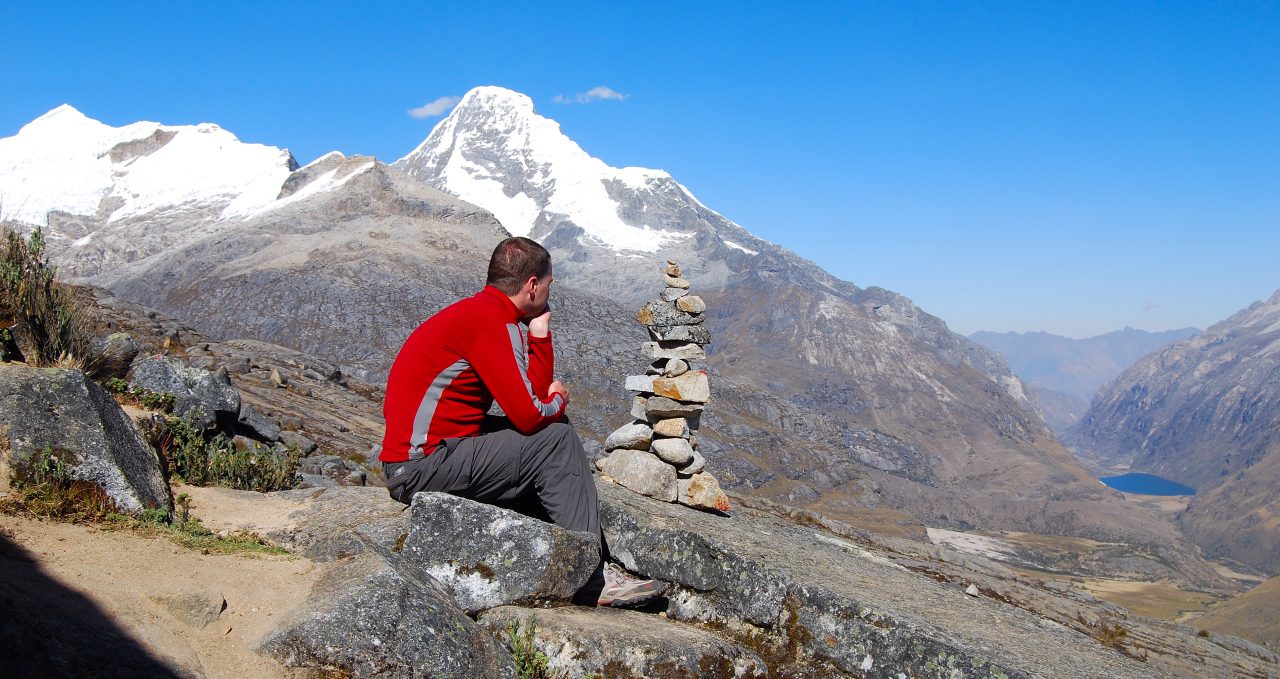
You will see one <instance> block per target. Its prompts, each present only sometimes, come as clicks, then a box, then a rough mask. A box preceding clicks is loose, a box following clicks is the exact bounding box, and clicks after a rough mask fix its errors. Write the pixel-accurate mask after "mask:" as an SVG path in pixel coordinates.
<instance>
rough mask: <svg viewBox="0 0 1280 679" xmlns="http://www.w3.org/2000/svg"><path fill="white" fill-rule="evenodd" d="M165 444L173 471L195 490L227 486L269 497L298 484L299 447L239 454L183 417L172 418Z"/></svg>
mask: <svg viewBox="0 0 1280 679" xmlns="http://www.w3.org/2000/svg"><path fill="white" fill-rule="evenodd" d="M167 439H168V440H167V443H164V444H162V448H163V449H164V452H165V458H166V459H167V460H168V462H169V465H170V471H171V472H172V473H173V474H176V475H177V476H180V477H181V478H182V480H183V481H185V482H186V483H189V484H191V485H193V486H226V487H228V488H237V489H239V490H256V491H258V492H261V493H268V492H271V491H273V490H287V489H289V488H292V487H293V486H294V485H295V484H296V483H297V481H298V473H297V472H298V460H299V459H300V458H301V457H302V455H301V452H300V451H299V450H298V449H297V447H290V448H289V449H287V450H286V451H284V452H281V453H277V452H275V451H273V450H270V449H268V448H266V447H265V446H262V445H260V444H258V443H254V444H253V445H252V446H250V447H248V448H245V449H244V450H239V449H237V448H236V446H235V444H233V443H232V442H231V441H229V440H228V439H227V437H226V436H224V435H222V434H220V433H219V434H215V435H214V436H213V437H212V438H206V436H205V431H204V430H203V429H200V428H199V427H196V426H195V425H193V424H191V422H190V421H189V420H186V419H184V418H180V417H171V418H169V434H168V437H167Z"/></svg>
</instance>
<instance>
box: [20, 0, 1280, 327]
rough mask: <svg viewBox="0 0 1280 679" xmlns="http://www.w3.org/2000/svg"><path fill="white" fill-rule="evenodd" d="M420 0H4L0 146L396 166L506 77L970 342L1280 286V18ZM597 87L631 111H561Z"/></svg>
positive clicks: (579, 126)
mask: <svg viewBox="0 0 1280 679" xmlns="http://www.w3.org/2000/svg"><path fill="white" fill-rule="evenodd" d="M409 4H410V3H354V2H352V3H325V2H309V3H237V2H225V3H217V4H209V5H198V4H196V3H176V2H154V3H143V2H121V3H89V2H85V3H57V2H47V3H28V6H15V5H18V3H7V4H6V5H5V6H4V7H3V8H0V21H2V22H3V25H4V26H5V28H6V30H5V34H6V40H5V41H4V43H3V44H0V75H2V76H3V80H2V82H3V88H4V92H3V96H2V97H0V136H8V135H11V134H13V133H15V132H16V131H17V130H18V129H19V128H20V127H21V126H22V125H23V124H25V123H26V122H28V121H30V120H31V119H33V118H35V117H36V116H38V115H40V114H41V113H44V112H45V111H47V110H49V109H51V108H53V107H54V106H57V105H58V104H61V103H63V102H66V103H70V104H72V105H73V106H75V107H77V108H79V109H80V110H81V111H83V112H84V113H85V114H86V115H89V116H90V117H93V118H97V119H99V120H102V121H104V122H106V123H109V124H113V125H121V124H126V123H129V122H133V121H136V120H155V121H158V122H163V123H167V124H190V123H197V122H206V121H207V122H216V123H218V124H219V125H221V126H223V127H225V128H227V129H229V130H231V131H233V132H235V133H236V134H237V135H238V136H239V137H240V138H241V139H242V140H245V141H252V142H260V143H266V144H271V145H275V146H283V147H287V148H289V149H291V150H292V151H293V152H294V154H295V155H296V156H297V157H298V159H299V160H300V161H302V162H304V163H305V162H307V161H308V160H311V159H313V158H315V157H317V156H319V155H322V154H323V153H326V152H328V151H330V150H334V149H337V150H340V151H343V152H344V153H361V154H371V155H375V156H378V157H379V158H382V159H384V160H388V161H390V160H394V159H396V158H398V157H400V156H401V155H404V154H405V153H407V152H408V151H410V150H412V149H413V147H414V146H416V145H417V144H418V143H419V142H420V141H421V140H422V139H423V138H424V137H425V136H426V135H427V133H428V132H429V131H430V129H431V127H432V125H433V124H434V123H435V122H436V121H438V120H439V118H415V117H412V116H410V115H408V111H409V110H410V109H413V108H417V107H421V106H423V105H425V104H427V103H429V102H432V101H435V100H437V99H439V98H441V97H449V96H459V95H461V94H463V93H464V92H466V91H467V90H468V89H470V88H471V87H473V86H476V85H486V84H492V85H502V86H505V87H510V88H512V89H515V90H519V91H521V92H524V93H526V94H528V95H530V96H531V97H533V99H534V101H535V104H536V106H537V107H538V110H539V112H541V113H542V114H543V115H547V116H549V117H552V118H554V119H556V120H558V121H559V122H560V123H561V126H562V128H563V130H564V131H565V132H566V133H567V134H568V135H569V136H571V137H573V138H574V139H575V140H577V141H578V142H579V143H580V144H581V145H582V146H583V148H585V149H586V150H587V151H588V152H589V153H591V154H592V155H595V156H597V157H599V158H602V159H603V160H605V161H606V162H608V163H609V164H611V165H615V166H623V165H640V166H645V167H658V168H662V169H665V170H667V171H669V172H671V173H672V174H673V175H674V176H675V177H676V179H678V180H679V181H680V182H681V183H683V184H684V185H686V186H687V187H689V188H690V189H691V190H692V191H693V192H694V193H695V194H696V195H697V196H698V197H699V199H701V200H702V201H703V202H704V203H706V204H707V205H709V206H710V207H712V208H713V209H715V210H717V211H719V212H721V213H723V214H724V215H726V216H727V217H729V218H731V219H733V220H735V221H737V222H738V223H740V224H742V225H743V226H744V227H746V228H747V229H748V230H750V231H752V232H753V233H755V234H757V235H759V236H760V237H762V238H766V239H769V240H772V241H774V242H776V243H779V244H782V245H784V246H786V247H789V248H791V249H792V250H794V251H796V252H798V253H799V254H801V255H803V256H805V257H808V258H810V259H813V260H814V261H816V262H818V263H819V264H820V265H822V266H823V267H825V268H827V269H828V270H830V271H831V272H832V273H834V274H836V275H838V276H840V277H841V278H845V279H847V280H850V281H852V282H854V283H856V284H858V285H861V286H873V285H874V286H880V287H885V288H889V289H891V290H894V291H897V292H900V293H902V294H905V295H907V296H908V297H910V298H912V299H913V300H915V301H916V303H917V304H919V305H920V306H921V307H923V308H924V309H925V310H926V311H928V312H930V313H933V314H935V315H938V316H940V317H941V318H943V319H944V320H946V321H947V322H948V324H949V325H950V326H951V327H952V328H953V329H955V330H957V331H960V332H964V333H970V332H973V331H975V330H979V329H985V330H996V331H1005V330H1019V331H1027V330H1046V331H1049V332H1054V333H1058V334H1064V335H1068V336H1073V337H1085V336H1090V335H1094V334H1098V333H1102V332H1107V331H1110V330H1115V329H1119V328H1121V327H1124V326H1133V327H1138V328H1143V329H1148V330H1163V329H1167V328H1173V327H1183V326H1189V325H1194V326H1198V327H1205V326H1207V325H1209V324H1212V323H1214V322H1216V321H1218V320H1221V319H1223V318H1225V317H1226V316H1228V315H1229V314H1231V313H1233V312H1234V311H1236V310H1238V309H1240V308H1243V307H1244V306H1247V305H1248V304H1249V303H1251V302H1252V301H1254V300H1257V299H1265V298H1266V297H1269V296H1270V295H1271V293H1272V292H1273V291H1275V290H1276V289H1277V288H1280V273H1277V272H1278V271H1280V266H1277V264H1276V262H1277V259H1278V258H1280V3H1276V2H1265V3H1262V2H1259V3H1249V2H1233V3H1207V2H1206V3H1181V2H1120V3H1117V2H1103V3H1086V2H1070V3H1068V2H1062V3H1048V2H1044V3H1041V2H1034V3H1028V2H1010V3H953V2H946V3H908V2H892V3H890V2H881V3H823V4H813V5H806V4H802V3H801V4H786V3H748V2H738V3H697V4H695V3H670V4H663V3H656V4H655V3H646V4H634V5H624V4H621V3H608V4H606V3H599V4H589V3H562V4H558V5H556V6H555V7H543V6H538V5H537V4H534V3H526V5H527V6H526V7H525V8H524V9H517V10H513V9H511V8H510V7H509V6H508V5H510V4H514V3H482V2H459V3H414V4H415V5H420V6H415V7H408V6H407V5H409ZM401 5H406V6H401ZM595 87H608V88H611V89H612V90H613V91H616V92H618V93H621V94H623V95H625V99H623V100H621V101H619V100H613V99H604V100H598V101H594V102H592V103H588V104H577V103H563V104H562V103H556V98H557V97H563V98H566V99H573V98H574V97H575V96H576V95H578V94H581V93H584V92H587V91H589V90H591V89H592V88H595Z"/></svg>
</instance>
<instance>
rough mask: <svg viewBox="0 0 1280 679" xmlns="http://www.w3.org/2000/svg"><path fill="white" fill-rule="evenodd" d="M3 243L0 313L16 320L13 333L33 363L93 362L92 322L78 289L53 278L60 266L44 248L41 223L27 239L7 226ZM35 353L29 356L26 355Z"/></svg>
mask: <svg viewBox="0 0 1280 679" xmlns="http://www.w3.org/2000/svg"><path fill="white" fill-rule="evenodd" d="M3 241H4V242H3V243H2V244H0V318H3V317H6V316H7V317H10V318H11V319H12V321H13V326H12V332H11V337H13V338H14V339H20V338H19V335H21V339H23V341H21V342H19V345H20V346H18V350H19V351H21V352H23V354H24V355H23V359H24V360H26V361H27V362H28V363H31V364H33V365H42V366H48V365H59V364H61V365H75V364H79V365H87V364H89V363H92V357H91V355H90V348H91V346H92V345H91V340H90V336H89V331H88V322H87V320H86V318H85V314H84V311H83V309H82V307H81V305H80V303H79V301H78V300H77V299H76V297H75V294H74V293H73V292H72V291H71V290H70V288H67V287H66V286H64V285H62V284H61V283H58V282H56V281H54V276H55V274H56V273H57V267H55V266H53V265H52V264H50V263H49V259H48V257H46V256H45V251H44V245H45V244H44V235H43V234H42V233H41V231H40V229H39V228H38V227H37V228H36V229H35V230H33V231H32V232H31V236H30V237H29V238H28V239H26V240H23V238H22V236H21V235H19V234H18V233H17V232H16V231H12V230H9V229H5V231H4V234H3ZM28 353H30V354H33V355H30V356H28V355H26V354H28Z"/></svg>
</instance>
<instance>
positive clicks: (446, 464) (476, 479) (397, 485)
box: [382, 422, 600, 535]
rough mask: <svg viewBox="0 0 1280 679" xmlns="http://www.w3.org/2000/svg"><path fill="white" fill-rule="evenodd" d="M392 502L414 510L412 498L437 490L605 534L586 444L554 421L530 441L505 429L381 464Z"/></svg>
mask: <svg viewBox="0 0 1280 679" xmlns="http://www.w3.org/2000/svg"><path fill="white" fill-rule="evenodd" d="M382 469H383V472H384V473H385V474H386V478H387V491H388V492H390V493H391V497H393V498H395V499H396V500H399V501H400V502H403V503H405V504H409V503H410V502H412V501H413V495H414V493H418V492H421V491H435V492H441V493H449V494H450V495H457V496H458V497H465V498H467V499H469V500H475V501H477V502H484V503H487V504H492V505H498V506H500V507H507V508H511V509H517V510H521V511H523V510H524V509H525V508H527V505H525V504H524V503H527V501H528V500H530V499H536V505H537V506H535V507H532V509H534V510H535V512H528V511H526V512H525V513H536V510H541V511H542V512H545V517H546V518H549V519H550V520H551V522H552V523H554V524H556V525H557V526H560V527H561V528H565V529H568V530H576V531H584V532H587V533H591V534H592V535H600V501H599V499H598V498H597V497H596V484H595V480H593V479H592V478H591V467H590V462H589V461H588V460H587V453H586V451H585V450H583V448H582V441H581V440H580V439H578V434H577V432H575V431H574V430H573V427H572V426H570V425H569V424H567V423H563V422H557V423H555V424H552V425H550V426H549V427H547V428H546V429H543V430H542V431H540V432H538V433H536V434H532V435H529V436H526V435H524V434H521V433H520V432H518V431H516V430H514V429H502V430H499V431H495V432H492V433H489V434H481V435H480V436H473V437H470V438H462V439H447V440H446V441H445V442H444V444H443V445H441V446H440V447H439V448H437V449H436V450H435V452H433V453H431V454H430V455H427V456H426V457H424V458H420V459H417V460H410V461H408V462H386V463H383V465H382Z"/></svg>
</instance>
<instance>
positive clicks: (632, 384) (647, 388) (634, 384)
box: [625, 375, 653, 394]
mask: <svg viewBox="0 0 1280 679" xmlns="http://www.w3.org/2000/svg"><path fill="white" fill-rule="evenodd" d="M625 388H626V390H627V391H638V392H640V393H642V394H651V393H653V377H652V376H651V375H627V381H626V384H625Z"/></svg>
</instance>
